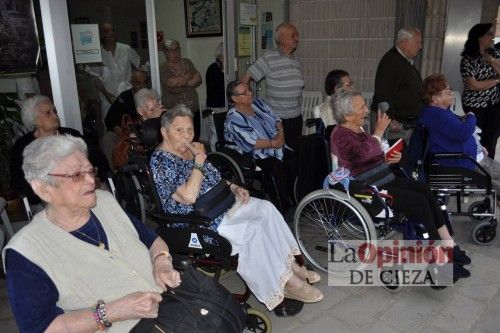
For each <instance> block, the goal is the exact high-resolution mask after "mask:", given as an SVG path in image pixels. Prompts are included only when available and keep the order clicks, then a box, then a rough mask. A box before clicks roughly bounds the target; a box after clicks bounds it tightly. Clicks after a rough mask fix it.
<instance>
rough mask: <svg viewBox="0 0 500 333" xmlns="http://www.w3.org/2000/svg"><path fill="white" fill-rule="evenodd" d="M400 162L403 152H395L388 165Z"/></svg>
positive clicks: (388, 160)
mask: <svg viewBox="0 0 500 333" xmlns="http://www.w3.org/2000/svg"><path fill="white" fill-rule="evenodd" d="M400 160H401V152H400V151H395V152H394V153H392V155H391V156H389V158H388V159H387V163H389V164H396V163H399V161H400Z"/></svg>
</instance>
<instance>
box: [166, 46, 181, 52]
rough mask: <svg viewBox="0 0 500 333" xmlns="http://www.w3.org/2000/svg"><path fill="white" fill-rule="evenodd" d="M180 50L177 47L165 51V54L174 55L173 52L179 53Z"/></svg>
mask: <svg viewBox="0 0 500 333" xmlns="http://www.w3.org/2000/svg"><path fill="white" fill-rule="evenodd" d="M179 51H180V49H179V48H178V47H176V48H175V49H165V52H170V53H174V52H179Z"/></svg>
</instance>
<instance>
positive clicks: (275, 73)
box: [248, 50, 304, 119]
mask: <svg viewBox="0 0 500 333" xmlns="http://www.w3.org/2000/svg"><path fill="white" fill-rule="evenodd" d="M248 71H249V73H250V75H251V76H252V78H253V79H254V80H255V81H256V82H259V81H260V80H262V79H264V78H265V79H266V92H267V96H266V100H267V102H268V103H269V106H270V107H271V110H273V111H274V112H275V113H276V114H277V115H278V116H279V117H280V118H282V119H288V118H295V117H298V116H299V115H300V102H301V97H302V90H303V89H304V79H303V78H302V67H301V65H300V62H299V60H298V59H297V57H296V56H295V55H292V57H287V56H286V55H285V54H283V53H282V52H281V50H273V51H269V52H267V53H265V54H264V55H263V56H262V57H260V58H259V59H258V60H257V61H256V62H255V63H254V64H253V65H252V66H251V67H250V68H249V69H248Z"/></svg>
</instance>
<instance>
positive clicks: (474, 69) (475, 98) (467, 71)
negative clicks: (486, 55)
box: [460, 49, 500, 108]
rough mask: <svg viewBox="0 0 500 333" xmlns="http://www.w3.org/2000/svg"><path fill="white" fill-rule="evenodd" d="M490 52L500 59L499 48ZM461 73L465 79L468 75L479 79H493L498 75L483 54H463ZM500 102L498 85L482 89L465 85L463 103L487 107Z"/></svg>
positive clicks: (470, 105)
mask: <svg viewBox="0 0 500 333" xmlns="http://www.w3.org/2000/svg"><path fill="white" fill-rule="evenodd" d="M490 54H491V55H492V56H493V57H494V58H496V59H500V52H499V51H498V50H495V49H493V50H490ZM460 73H461V74H462V78H463V79H464V81H465V78H466V77H472V78H474V79H476V80H477V81H484V80H491V79H495V78H496V77H497V75H498V74H497V72H496V71H495V69H494V68H493V67H492V66H491V65H489V64H488V63H486V62H485V61H484V60H483V58H482V57H481V56H478V57H471V56H463V57H462V61H461V62H460ZM499 102H500V90H499V88H498V85H496V86H494V87H492V88H490V89H486V90H481V91H474V90H470V89H467V87H464V92H463V95H462V104H463V105H464V106H468V107H471V108H485V107H489V106H492V105H495V104H497V103H499Z"/></svg>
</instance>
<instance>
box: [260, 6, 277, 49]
mask: <svg viewBox="0 0 500 333" xmlns="http://www.w3.org/2000/svg"><path fill="white" fill-rule="evenodd" d="M261 36H262V40H261V41H262V44H261V47H262V49H263V50H271V49H272V48H273V40H274V37H273V13H271V12H264V13H262V35H261Z"/></svg>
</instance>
